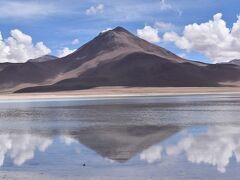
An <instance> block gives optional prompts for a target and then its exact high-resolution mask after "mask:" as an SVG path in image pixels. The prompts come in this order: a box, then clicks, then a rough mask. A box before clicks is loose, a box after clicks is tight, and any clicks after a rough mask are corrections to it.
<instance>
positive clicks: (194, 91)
mask: <svg viewBox="0 0 240 180" xmlns="http://www.w3.org/2000/svg"><path fill="white" fill-rule="evenodd" d="M211 94H212V95H214V94H216V95H218V94H219V95H220V94H240V87H156V88H155V87H154V88H152V87H140V88H138V87H131V88H129V87H98V88H93V89H87V90H76V91H59V92H47V93H46V92H44V93H5V94H4V93H2V94H0V100H1V101H8V100H52V99H81V98H83V99H85V98H124V97H144V96H149V97H150V96H187V95H211Z"/></svg>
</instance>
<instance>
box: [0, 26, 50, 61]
mask: <svg viewBox="0 0 240 180" xmlns="http://www.w3.org/2000/svg"><path fill="white" fill-rule="evenodd" d="M50 52H51V50H50V49H49V48H48V47H46V46H45V45H44V44H43V42H38V43H36V45H34V44H33V43H32V37H31V36H29V35H27V34H24V33H23V32H21V31H20V30H18V29H15V30H12V31H11V36H10V37H8V38H7V39H3V38H2V35H1V33H0V62H12V63H16V62H18V63H20V62H26V61H27V60H28V59H34V58H38V57H41V56H43V55H46V54H49V53H50Z"/></svg>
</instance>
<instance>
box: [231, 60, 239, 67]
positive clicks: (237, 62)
mask: <svg viewBox="0 0 240 180" xmlns="http://www.w3.org/2000/svg"><path fill="white" fill-rule="evenodd" d="M229 64H235V65H238V66H240V59H234V60H232V61H230V62H229Z"/></svg>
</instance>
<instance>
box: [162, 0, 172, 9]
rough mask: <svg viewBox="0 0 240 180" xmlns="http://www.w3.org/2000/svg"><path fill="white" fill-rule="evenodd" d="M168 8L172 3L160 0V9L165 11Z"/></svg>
mask: <svg viewBox="0 0 240 180" xmlns="http://www.w3.org/2000/svg"><path fill="white" fill-rule="evenodd" d="M169 9H172V5H171V4H169V3H167V2H166V1H165V0H161V1H160V10H161V11H165V10H169Z"/></svg>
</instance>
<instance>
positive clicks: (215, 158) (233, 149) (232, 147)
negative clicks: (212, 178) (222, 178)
mask: <svg viewBox="0 0 240 180" xmlns="http://www.w3.org/2000/svg"><path fill="white" fill-rule="evenodd" d="M166 152H167V154H168V155H178V154H180V153H184V154H186V156H187V158H188V160H189V161H190V162H192V163H197V164H200V163H205V164H209V165H212V166H216V167H217V169H218V171H220V172H222V173H224V172H225V171H226V167H227V166H228V164H229V162H230V159H232V158H233V157H234V158H235V159H236V161H237V162H240V128H239V127H236V126H235V127H234V126H224V127H223V126H216V127H209V129H208V131H207V132H206V133H203V134H201V135H198V136H194V137H192V136H189V137H185V138H183V139H181V140H180V141H179V142H178V143H177V145H175V146H169V147H168V148H167V151H166Z"/></svg>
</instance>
